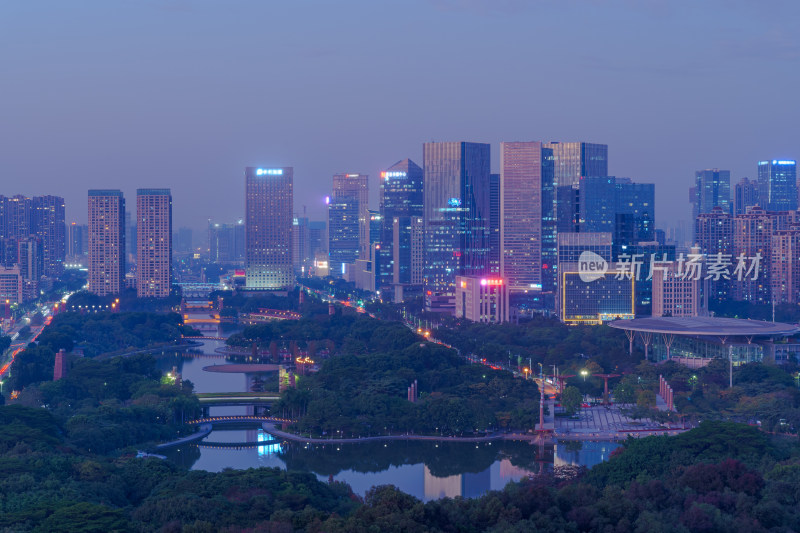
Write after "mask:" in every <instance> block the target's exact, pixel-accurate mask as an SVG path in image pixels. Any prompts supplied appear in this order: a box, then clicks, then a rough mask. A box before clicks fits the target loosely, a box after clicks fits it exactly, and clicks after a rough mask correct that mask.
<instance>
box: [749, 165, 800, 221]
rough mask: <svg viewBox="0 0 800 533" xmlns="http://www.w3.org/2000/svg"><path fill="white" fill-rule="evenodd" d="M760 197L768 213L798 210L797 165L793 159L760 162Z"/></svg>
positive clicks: (762, 205)
mask: <svg viewBox="0 0 800 533" xmlns="http://www.w3.org/2000/svg"><path fill="white" fill-rule="evenodd" d="M758 196H759V200H760V205H761V207H763V208H764V209H765V210H767V211H791V210H794V209H797V163H796V162H795V161H794V160H792V159H773V160H772V161H759V162H758Z"/></svg>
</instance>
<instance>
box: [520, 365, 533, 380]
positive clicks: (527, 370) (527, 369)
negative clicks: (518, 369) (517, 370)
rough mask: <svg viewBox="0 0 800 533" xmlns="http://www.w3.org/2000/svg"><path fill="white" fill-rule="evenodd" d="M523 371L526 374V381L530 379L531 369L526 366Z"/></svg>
mask: <svg viewBox="0 0 800 533" xmlns="http://www.w3.org/2000/svg"><path fill="white" fill-rule="evenodd" d="M522 371H523V372H525V379H528V372H530V371H531V369H530V368H528V367H527V366H526V367H525V368H523V369H522Z"/></svg>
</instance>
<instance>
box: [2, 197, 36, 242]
mask: <svg viewBox="0 0 800 533" xmlns="http://www.w3.org/2000/svg"><path fill="white" fill-rule="evenodd" d="M31 204H32V201H31V199H30V198H27V197H25V196H22V195H20V194H18V195H16V196H12V197H10V198H6V235H8V236H9V237H10V238H12V239H22V238H25V237H27V236H29V235H31V234H33V233H34V229H33V217H32V211H33V210H32V209H31V207H32V206H31Z"/></svg>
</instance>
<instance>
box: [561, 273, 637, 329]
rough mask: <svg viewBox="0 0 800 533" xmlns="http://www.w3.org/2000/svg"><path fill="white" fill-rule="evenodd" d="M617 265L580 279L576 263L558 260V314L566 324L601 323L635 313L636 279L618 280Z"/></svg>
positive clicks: (626, 317)
mask: <svg viewBox="0 0 800 533" xmlns="http://www.w3.org/2000/svg"><path fill="white" fill-rule="evenodd" d="M616 270H617V265H616V264H615V263H608V271H607V272H605V273H603V274H602V275H598V277H597V278H596V279H594V280H593V281H589V282H587V281H584V280H583V279H582V278H581V273H580V265H579V263H559V269H558V280H559V292H560V294H559V309H558V316H559V318H561V321H562V322H565V323H567V324H602V323H604V322H608V321H611V320H617V319H630V318H633V317H634V316H635V313H636V305H635V294H636V280H635V279H634V277H630V279H628V278H627V277H623V278H622V279H617V277H618V276H617V272H616Z"/></svg>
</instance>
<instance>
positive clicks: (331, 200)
mask: <svg viewBox="0 0 800 533" xmlns="http://www.w3.org/2000/svg"><path fill="white" fill-rule="evenodd" d="M325 201H326V202H327V203H328V251H329V253H330V267H329V268H330V275H332V276H337V277H341V276H342V275H343V274H344V273H345V269H346V268H347V267H346V265H354V264H355V262H356V260H357V259H358V256H359V235H360V234H361V231H360V229H359V226H360V224H359V215H358V213H359V209H358V199H357V198H356V197H353V196H349V195H344V196H329V197H327V198H326V199H325Z"/></svg>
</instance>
